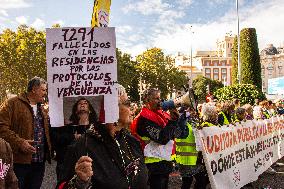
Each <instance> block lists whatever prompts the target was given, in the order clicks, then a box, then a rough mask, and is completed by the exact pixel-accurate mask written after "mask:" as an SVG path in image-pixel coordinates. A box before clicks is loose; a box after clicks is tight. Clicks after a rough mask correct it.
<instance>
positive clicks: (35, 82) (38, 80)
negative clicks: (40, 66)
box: [27, 76, 47, 92]
mask: <svg viewBox="0 0 284 189" xmlns="http://www.w3.org/2000/svg"><path fill="white" fill-rule="evenodd" d="M41 84H47V82H46V81H45V80H44V79H42V78H40V77H37V76H35V77H34V78H32V79H31V80H30V81H29V82H28V87H27V92H31V91H32V90H33V88H34V87H39V86H40V85H41Z"/></svg>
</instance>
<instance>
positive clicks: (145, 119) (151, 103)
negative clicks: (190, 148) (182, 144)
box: [131, 88, 185, 189]
mask: <svg viewBox="0 0 284 189" xmlns="http://www.w3.org/2000/svg"><path fill="white" fill-rule="evenodd" d="M143 102H144V107H143V108H142V110H141V112H140V114H139V115H138V117H137V118H136V119H135V120H134V122H133V124H132V126H131V130H132V133H133V134H134V136H136V137H137V138H138V139H139V140H140V141H141V144H142V147H145V148H144V156H145V163H146V165H147V167H148V170H149V184H150V188H152V189H166V188H168V181H169V174H170V172H171V171H172V168H173V167H172V162H171V154H172V152H173V151H174V150H173V149H174V142H173V139H174V138H177V137H179V136H180V134H181V133H182V128H181V127H182V126H184V125H182V124H179V120H178V118H179V114H178V112H177V110H176V109H174V110H170V115H169V114H167V113H166V112H164V111H162V110H161V106H160V103H161V99H160V91H159V90H158V89H154V88H152V89H149V90H146V91H145V92H144V94H143ZM184 127H185V126H184ZM159 150H160V152H161V153H156V154H155V151H156V152H157V151H159Z"/></svg>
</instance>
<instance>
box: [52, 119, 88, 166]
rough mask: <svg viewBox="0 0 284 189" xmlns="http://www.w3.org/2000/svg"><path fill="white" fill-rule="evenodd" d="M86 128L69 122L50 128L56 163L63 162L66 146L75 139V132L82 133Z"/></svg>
mask: <svg viewBox="0 0 284 189" xmlns="http://www.w3.org/2000/svg"><path fill="white" fill-rule="evenodd" d="M86 130H87V129H86V126H84V125H78V126H73V125H71V124H70V125H66V126H62V127H53V128H52V141H53V148H54V150H55V152H56V161H57V163H59V164H60V163H63V161H64V154H65V153H66V150H67V147H68V146H69V145H70V144H72V143H73V142H74V141H75V136H74V134H75V132H77V134H84V133H85V132H86Z"/></svg>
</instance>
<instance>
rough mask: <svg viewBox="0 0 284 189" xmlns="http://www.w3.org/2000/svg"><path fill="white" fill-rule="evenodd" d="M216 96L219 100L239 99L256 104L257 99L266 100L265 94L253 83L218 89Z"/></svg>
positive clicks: (244, 102)
mask: <svg viewBox="0 0 284 189" xmlns="http://www.w3.org/2000/svg"><path fill="white" fill-rule="evenodd" d="M214 96H215V97H216V98H217V99H218V100H219V101H224V100H233V99H235V98H237V99H239V100H240V102H241V104H242V105H244V104H251V105H253V104H254V100H255V99H260V100H264V99H265V95H264V94H263V93H262V92H261V91H260V90H259V89H258V88H257V87H256V86H255V85H251V84H240V85H239V84H237V85H231V86H227V87H223V88H220V89H218V90H217V91H216V92H215V93H214Z"/></svg>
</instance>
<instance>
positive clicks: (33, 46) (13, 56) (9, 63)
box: [0, 25, 46, 101]
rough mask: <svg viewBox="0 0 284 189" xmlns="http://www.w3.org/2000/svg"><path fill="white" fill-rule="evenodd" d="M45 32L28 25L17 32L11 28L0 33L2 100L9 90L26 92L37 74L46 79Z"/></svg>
mask: <svg viewBox="0 0 284 189" xmlns="http://www.w3.org/2000/svg"><path fill="white" fill-rule="evenodd" d="M45 43H46V40H45V32H44V31H36V30H35V29H34V28H29V27H27V26H25V25H21V26H19V27H18V29H17V31H16V32H13V31H12V30H10V29H6V30H4V31H3V32H2V33H1V34H0V68H1V69H0V87H1V92H0V100H1V101H2V100H3V99H4V98H5V95H6V94H5V91H6V90H9V91H10V92H12V93H15V94H18V93H20V92H23V91H25V89H26V86H27V82H28V81H29V80H30V79H31V78H32V77H34V76H39V77H42V78H44V79H46V56H45V54H46V51H45Z"/></svg>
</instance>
